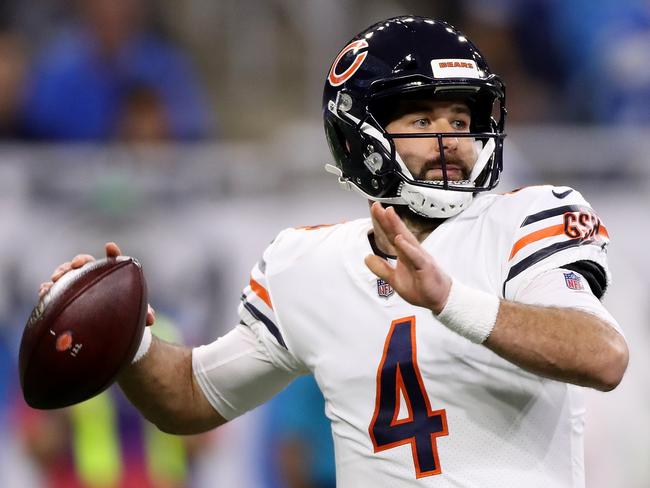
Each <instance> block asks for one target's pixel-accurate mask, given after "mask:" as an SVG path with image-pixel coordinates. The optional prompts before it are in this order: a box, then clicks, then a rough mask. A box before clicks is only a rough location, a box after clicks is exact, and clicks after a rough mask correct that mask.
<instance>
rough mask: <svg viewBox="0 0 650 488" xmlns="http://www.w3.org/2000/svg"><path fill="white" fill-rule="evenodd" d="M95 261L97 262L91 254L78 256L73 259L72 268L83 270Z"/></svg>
mask: <svg viewBox="0 0 650 488" xmlns="http://www.w3.org/2000/svg"><path fill="white" fill-rule="evenodd" d="M93 261H95V257H94V256H91V255H90V254H77V255H76V256H75V257H73V258H72V261H70V267H71V268H72V269H78V268H81V267H82V266H83V265H84V264H88V263H91V262H93Z"/></svg>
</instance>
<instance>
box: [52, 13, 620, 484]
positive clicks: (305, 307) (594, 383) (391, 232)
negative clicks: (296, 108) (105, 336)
mask: <svg viewBox="0 0 650 488" xmlns="http://www.w3.org/2000/svg"><path fill="white" fill-rule="evenodd" d="M323 113H324V121H325V131H326V136H327V140H328V142H329V145H330V149H331V151H332V154H333V157H334V164H332V165H328V166H327V169H328V170H329V171H330V172H332V173H334V174H335V175H336V176H337V177H338V181H339V183H340V184H341V186H343V187H344V188H346V189H349V190H354V191H357V192H359V193H361V194H362V195H363V196H364V197H365V198H366V199H368V200H369V202H371V208H370V218H366V219H361V220H355V221H351V222H347V223H343V224H338V225H332V226H317V227H307V228H296V229H287V230H284V231H282V232H281V233H280V234H279V235H278V236H277V237H276V239H275V240H274V241H273V243H272V244H271V245H270V246H269V247H268V248H267V249H266V250H265V251H264V253H263V256H262V258H261V259H260V261H259V262H258V263H257V264H256V265H255V266H254V268H253V270H252V274H251V278H250V286H248V287H247V288H246V289H245V290H244V292H243V295H242V299H241V304H240V307H239V311H240V316H241V323H240V324H239V325H237V326H236V327H235V328H234V329H233V330H232V331H231V332H229V333H228V334H227V335H225V336H224V337H221V338H219V339H217V340H216V341H215V342H213V343H212V344H208V345H205V346H201V347H197V348H195V349H189V348H184V347H180V346H176V345H172V344H168V343H165V342H162V341H160V340H158V339H156V338H152V336H151V334H150V333H149V332H148V333H147V334H145V338H144V339H143V343H142V344H141V346H140V350H139V351H138V354H137V355H136V359H135V360H134V362H133V364H132V365H130V366H129V367H128V368H126V370H125V371H124V372H123V373H122V375H121V377H120V379H119V382H120V385H121V387H122V388H123V389H124V390H125V392H126V393H127V395H128V396H129V398H130V399H131V400H132V401H133V403H134V404H135V405H136V406H137V407H138V408H139V409H140V410H141V411H142V413H143V414H144V415H145V416H146V417H147V418H148V419H150V420H151V421H152V422H154V423H156V424H157V425H158V426H159V427H160V428H161V429H162V430H165V431H168V432H175V433H193V432H200V431H204V430H207V429H211V428H214V427H216V426H218V425H220V424H222V423H224V422H226V421H228V420H230V419H233V418H235V417H237V416H239V415H241V414H243V413H244V412H246V411H248V410H250V409H252V408H253V407H255V406H256V405H259V404H260V403H262V402H264V401H265V400H266V399H268V398H269V397H271V396H272V395H273V394H275V393H276V392H278V391H279V390H280V389H282V388H283V387H285V386H286V385H287V384H288V383H289V382H290V381H291V380H292V379H294V378H296V377H297V376H299V375H303V374H307V373H313V374H314V376H315V378H316V381H317V382H318V385H319V387H320V389H321V390H322V392H323V394H324V397H325V399H326V413H327V416H328V417H329V419H330V420H331V423H332V431H333V436H334V441H335V450H336V463H337V485H338V486H340V487H342V488H347V487H359V486H377V487H395V486H413V487H419V486H431V487H433V486H435V487H481V488H486V487H499V488H503V487H517V488H519V487H522V486H525V487H540V488H541V487H544V488H548V487H563V488H565V487H582V486H584V483H585V481H584V466H583V424H584V403H583V400H582V397H581V391H582V390H581V388H580V387H584V386H586V387H591V388H596V389H598V390H602V391H608V390H611V389H613V388H615V387H616V386H617V385H618V383H619V382H620V381H621V379H622V377H623V374H624V372H625V369H626V366H627V362H628V349H627V346H626V342H625V339H624V338H623V335H622V333H621V331H620V328H619V326H618V324H617V322H616V320H615V319H614V318H613V317H612V316H611V315H610V314H609V313H608V312H607V311H606V310H605V308H604V307H603V305H602V304H601V302H600V300H599V299H600V298H601V297H602V295H603V293H604V292H605V289H606V287H607V285H608V283H609V270H608V267H607V258H606V251H607V246H608V243H609V237H608V233H607V229H606V227H605V226H604V224H603V223H602V222H601V220H600V219H599V217H598V216H597V214H596V213H595V212H594V210H593V209H592V208H591V207H590V205H589V204H588V203H587V201H585V199H584V198H583V197H582V196H581V195H580V193H578V191H576V190H574V189H572V188H568V187H553V186H534V187H528V188H523V189H520V190H518V191H513V192H510V193H505V194H487V191H488V190H491V189H493V188H494V187H495V186H496V185H497V183H498V180H499V175H500V172H501V169H502V153H503V139H504V137H505V134H504V124H505V116H506V109H505V86H504V83H503V82H502V80H501V79H500V78H499V77H498V76H497V75H496V74H494V73H492V72H491V71H490V68H489V67H488V65H487V63H486V61H485V59H484V58H483V56H482V55H481V53H480V52H479V51H478V49H477V48H476V47H475V46H474V45H473V44H472V43H471V42H470V41H469V40H468V39H467V38H466V37H465V36H464V35H463V34H462V33H460V32H459V31H457V30H456V29H455V28H454V27H452V26H450V25H449V24H446V23H445V22H441V21H437V20H431V19H426V18H420V17H398V18H393V19H389V20H386V21H383V22H380V23H378V24H375V25H373V26H371V27H369V28H368V29H366V30H364V31H363V32H361V33H360V34H359V35H357V36H356V37H355V38H354V39H352V40H351V41H350V42H349V43H347V44H346V45H345V47H343V49H342V50H341V51H340V53H339V55H338V56H337V57H336V59H335V60H334V62H333V64H332V65H331V67H330V70H329V73H328V76H327V80H326V82H325V90H324V97H323ZM106 251H107V254H108V255H109V256H115V255H118V254H119V253H120V250H119V248H118V247H117V246H116V245H115V244H113V243H109V244H108V245H107V248H106ZM90 259H92V258H91V257H89V256H87V255H80V256H77V257H76V258H75V259H73V260H72V261H71V262H69V263H64V264H63V265H62V266H60V267H59V268H58V269H57V270H56V272H55V274H54V275H53V276H52V281H56V280H58V279H59V278H60V277H61V276H62V275H63V274H65V273H66V272H67V271H68V270H70V269H72V268H78V267H80V266H82V265H83V264H84V263H86V262H88V261H89V260H90ZM51 284H52V282H48V283H45V284H44V285H42V288H41V293H46V292H47V290H48V289H49V287H50V286H51ZM153 319H154V317H153V315H152V314H150V315H149V317H148V322H149V323H152V322H153ZM148 330H149V329H147V331H148Z"/></svg>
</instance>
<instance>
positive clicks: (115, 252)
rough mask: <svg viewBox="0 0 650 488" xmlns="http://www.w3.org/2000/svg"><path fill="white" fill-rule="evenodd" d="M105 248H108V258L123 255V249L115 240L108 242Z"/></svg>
mask: <svg viewBox="0 0 650 488" xmlns="http://www.w3.org/2000/svg"><path fill="white" fill-rule="evenodd" d="M105 248H106V257H107V258H116V257H118V256H121V255H122V251H121V250H120V247H119V246H118V245H117V244H115V243H114V242H107V243H106V246H105Z"/></svg>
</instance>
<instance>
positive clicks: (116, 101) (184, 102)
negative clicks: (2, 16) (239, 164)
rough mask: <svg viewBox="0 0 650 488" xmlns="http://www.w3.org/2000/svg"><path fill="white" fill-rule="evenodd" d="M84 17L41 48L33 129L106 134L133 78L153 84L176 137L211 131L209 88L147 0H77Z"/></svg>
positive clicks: (60, 136)
mask: <svg viewBox="0 0 650 488" xmlns="http://www.w3.org/2000/svg"><path fill="white" fill-rule="evenodd" d="M76 6H77V10H78V20H77V22H76V23H73V24H72V25H70V26H69V27H68V28H67V29H65V30H64V31H63V32H62V33H61V34H60V35H59V36H57V37H56V38H55V39H54V40H53V41H52V42H51V43H50V45H49V46H48V47H47V48H46V49H45V50H44V51H43V52H42V53H40V55H39V57H38V60H37V61H36V65H35V68H34V70H33V72H32V76H31V80H30V83H29V87H28V94H27V103H26V109H25V125H26V129H27V130H28V132H29V135H30V136H32V137H34V138H37V139H44V140H64V141H74V140H76V141H104V140H107V139H109V138H111V137H112V136H113V135H114V133H115V130H116V127H117V125H118V119H119V117H120V116H121V110H122V107H123V106H124V103H125V100H127V99H128V97H130V96H132V95H133V94H132V92H131V90H132V88H133V87H134V86H139V85H143V86H149V87H152V88H153V89H154V91H155V92H156V94H157V97H159V100H160V103H161V105H162V106H164V110H165V112H166V114H167V117H168V122H169V133H170V136H171V137H172V138H173V139H183V140H187V139H197V138H203V137H206V136H208V135H210V132H211V122H210V120H211V115H210V108H209V104H208V102H207V99H206V96H205V94H204V93H203V91H202V89H201V87H200V86H199V84H198V82H197V79H196V78H195V75H194V70H193V68H192V66H191V63H190V62H189V60H188V59H187V58H186V57H185V55H184V54H183V53H182V52H181V51H180V50H178V49H177V48H176V47H174V46H172V45H171V44H170V43H169V42H167V41H166V40H164V39H163V38H162V37H161V36H160V35H158V34H157V33H155V32H154V31H153V29H152V28H150V27H149V24H148V22H147V20H148V9H147V4H146V3H145V0H77V3H76Z"/></svg>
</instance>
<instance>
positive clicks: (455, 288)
mask: <svg viewBox="0 0 650 488" xmlns="http://www.w3.org/2000/svg"><path fill="white" fill-rule="evenodd" d="M499 304H500V300H499V297H497V296H495V295H490V294H489V293H486V292H484V291H481V290H477V289H475V288H470V287H469V286H465V285H463V284H462V283H460V282H458V281H456V280H454V281H452V283H451V289H450V290H449V298H447V304H446V305H445V308H443V309H442V312H440V313H439V314H438V315H437V318H438V320H440V322H442V323H443V324H444V325H446V326H447V327H448V328H449V329H451V330H453V331H454V332H456V333H457V334H460V335H462V336H463V337H466V338H467V339H469V340H470V341H472V342H474V343H476V344H481V343H483V342H485V340H486V339H487V338H488V336H489V335H490V333H491V332H492V329H493V328H494V324H495V323H496V321H497V313H498V312H499Z"/></svg>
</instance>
